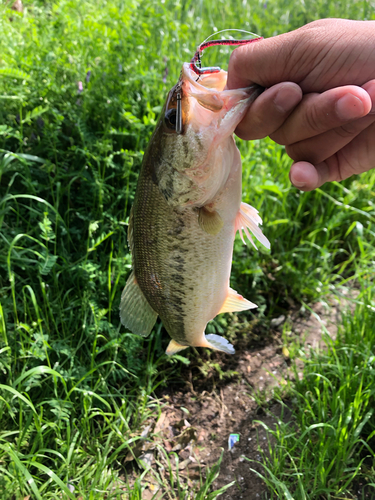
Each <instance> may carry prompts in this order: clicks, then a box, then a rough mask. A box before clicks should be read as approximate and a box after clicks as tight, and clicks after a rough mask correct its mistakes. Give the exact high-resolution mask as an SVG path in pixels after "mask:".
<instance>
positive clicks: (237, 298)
mask: <svg viewBox="0 0 375 500" xmlns="http://www.w3.org/2000/svg"><path fill="white" fill-rule="evenodd" d="M254 307H258V306H257V305H256V304H253V303H252V302H250V301H249V300H247V299H245V297H242V295H240V294H239V293H237V292H236V290H233V289H232V288H229V290H228V295H227V298H226V299H225V302H224V304H223V307H222V308H221V309H220V311H219V313H218V314H221V313H226V312H236V311H247V310H248V309H254Z"/></svg>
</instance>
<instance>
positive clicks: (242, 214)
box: [235, 203, 271, 249]
mask: <svg viewBox="0 0 375 500" xmlns="http://www.w3.org/2000/svg"><path fill="white" fill-rule="evenodd" d="M259 224H262V219H261V218H260V217H259V215H258V210H256V209H255V208H254V207H252V206H250V205H248V204H247V203H241V205H240V209H239V211H238V213H237V215H236V221H235V228H236V231H239V233H240V236H241V240H242V241H243V243H244V244H245V245H246V243H245V240H244V237H243V234H242V230H244V231H245V234H246V236H247V237H248V238H249V241H250V243H251V244H252V245H253V246H254V247H255V248H256V246H255V243H254V241H253V238H252V237H251V235H250V233H249V231H248V230H249V229H250V231H251V232H252V233H253V235H254V236H255V237H256V239H257V240H259V241H260V242H261V243H262V244H263V245H264V246H265V247H266V248H268V249H269V248H271V245H270V242H269V241H268V239H267V238H266V237H265V236H264V234H263V233H262V230H261V229H260V227H259Z"/></svg>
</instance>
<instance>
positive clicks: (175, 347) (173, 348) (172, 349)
mask: <svg viewBox="0 0 375 500" xmlns="http://www.w3.org/2000/svg"><path fill="white" fill-rule="evenodd" d="M187 347H189V346H188V345H181V344H179V343H178V342H176V341H175V340H173V339H172V340H171V341H170V342H169V344H168V347H167V350H166V351H165V353H166V354H168V356H172V354H176V353H177V352H179V351H182V350H183V349H186V348H187Z"/></svg>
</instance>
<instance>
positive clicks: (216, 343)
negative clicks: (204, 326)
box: [200, 333, 236, 354]
mask: <svg viewBox="0 0 375 500" xmlns="http://www.w3.org/2000/svg"><path fill="white" fill-rule="evenodd" d="M203 337H204V341H203V342H202V343H201V344H200V347H210V348H211V349H215V350H216V351H222V352H226V353H227V354H234V353H235V352H236V351H235V350H234V347H233V346H232V344H230V343H229V341H228V340H227V339H225V338H224V337H220V335H215V334H214V333H210V334H209V335H203Z"/></svg>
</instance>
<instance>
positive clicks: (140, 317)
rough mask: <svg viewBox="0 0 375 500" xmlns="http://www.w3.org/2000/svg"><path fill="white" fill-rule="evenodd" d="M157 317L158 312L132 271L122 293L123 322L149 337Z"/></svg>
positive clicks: (121, 313) (121, 311)
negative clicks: (151, 304)
mask: <svg viewBox="0 0 375 500" xmlns="http://www.w3.org/2000/svg"><path fill="white" fill-rule="evenodd" d="M157 317H158V313H157V312H155V311H154V310H153V309H152V307H151V306H150V304H149V303H148V302H147V299H146V297H145V296H144V294H143V292H142V290H141V289H140V286H139V285H138V283H137V280H136V278H135V276H134V271H132V272H131V274H130V276H129V278H128V281H127V282H126V285H125V288H124V290H123V292H122V294H121V303H120V318H121V323H122V324H123V325H124V326H125V327H126V328H128V329H129V330H130V331H131V332H133V333H136V334H137V335H141V336H142V337H148V336H149V335H150V333H151V330H152V328H153V326H154V324H155V321H156V318H157Z"/></svg>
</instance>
